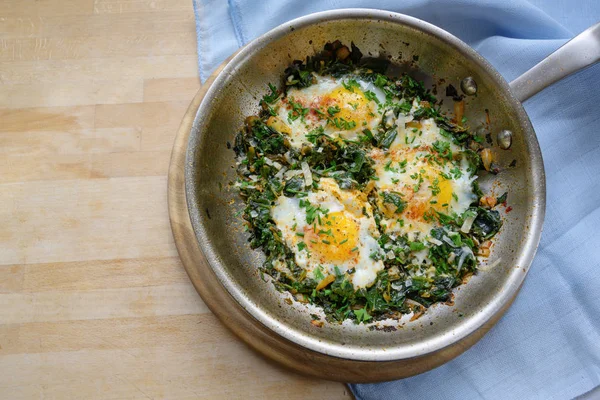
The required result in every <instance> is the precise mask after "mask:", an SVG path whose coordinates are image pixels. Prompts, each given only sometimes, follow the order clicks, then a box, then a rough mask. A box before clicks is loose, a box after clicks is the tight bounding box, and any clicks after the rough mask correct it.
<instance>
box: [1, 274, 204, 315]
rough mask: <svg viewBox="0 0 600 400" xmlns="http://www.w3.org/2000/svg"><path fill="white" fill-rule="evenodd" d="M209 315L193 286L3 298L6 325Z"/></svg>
mask: <svg viewBox="0 0 600 400" xmlns="http://www.w3.org/2000/svg"><path fill="white" fill-rule="evenodd" d="M204 312H208V307H206V305H205V304H204V303H203V302H202V300H201V299H200V297H198V296H196V292H195V289H194V288H193V286H192V285H191V283H189V282H186V283H182V284H176V285H168V286H149V287H139V288H138V287H127V288H120V289H103V290H86V291H68V292H63V291H52V292H40V293H11V294H3V295H2V301H1V302H0V318H1V319H2V322H3V323H4V324H22V323H28V322H40V321H44V322H55V321H71V320H83V319H111V318H127V317H129V318H132V317H137V318H139V317H147V316H159V315H185V314H198V313H204Z"/></svg>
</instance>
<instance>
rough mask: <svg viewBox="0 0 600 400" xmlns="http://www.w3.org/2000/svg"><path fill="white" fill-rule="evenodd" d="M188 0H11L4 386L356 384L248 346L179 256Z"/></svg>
mask: <svg viewBox="0 0 600 400" xmlns="http://www.w3.org/2000/svg"><path fill="white" fill-rule="evenodd" d="M197 76H198V75H197V57H196V39H195V34H194V16H193V11H192V4H191V0H2V1H0V224H1V225H0V324H1V325H0V398H1V399H33V398H35V399H38V398H43V399H61V398H76V399H96V398H98V399H133V398H136V399H137V398H139V399H163V398H176V399H184V398H185V399H197V398H257V399H258V398H289V399H293V398H308V397H310V398H315V399H335V398H347V397H349V394H348V390H347V388H346V387H345V386H343V385H342V384H339V383H332V382H326V381H318V380H314V379H309V378H306V377H303V376H299V375H296V374H294V373H291V372H288V371H286V370H283V369H281V368H280V367H278V366H276V365H273V364H271V363H269V362H267V361H265V360H264V359H262V358H261V357H259V356H258V355H256V354H255V353H253V352H252V351H251V350H249V348H247V347H246V346H245V345H244V344H242V343H241V342H240V341H239V340H237V339H236V337H234V336H233V335H232V334H231V333H229V331H227V330H226V329H225V328H224V327H223V326H222V325H221V324H220V323H219V321H218V320H217V319H216V318H215V317H214V316H213V315H212V314H211V313H210V311H209V310H208V309H207V307H206V306H205V304H204V303H203V302H202V301H201V299H200V297H199V296H198V295H197V293H196V292H195V291H194V289H193V287H192V285H191V283H190V282H189V280H188V277H187V275H186V273H185V271H184V269H183V267H182V266H181V263H180V261H179V258H178V255H177V251H176V249H175V245H174V243H173V238H172V235H171V229H170V227H169V218H168V214H167V204H166V195H167V192H166V184H167V182H166V174H167V167H168V164H169V156H170V152H171V145H172V142H173V138H174V135H175V132H176V129H177V127H178V125H179V122H180V120H181V117H182V116H183V114H184V112H185V110H186V107H187V105H188V103H189V102H190V100H191V99H192V97H193V95H194V93H195V92H196V91H197V90H198V88H199V85H200V82H199V80H198V77H197Z"/></svg>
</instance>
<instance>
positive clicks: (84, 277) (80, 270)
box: [0, 257, 189, 293]
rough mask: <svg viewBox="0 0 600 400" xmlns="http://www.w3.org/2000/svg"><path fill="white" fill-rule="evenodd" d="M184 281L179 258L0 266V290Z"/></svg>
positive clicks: (78, 288)
mask: <svg viewBox="0 0 600 400" xmlns="http://www.w3.org/2000/svg"><path fill="white" fill-rule="evenodd" d="M187 282H189V279H188V277H187V274H186V273H185V270H184V269H183V267H182V266H181V262H180V261H179V258H178V257H157V258H136V259H121V260H119V259H113V260H86V261H77V262H61V263H41V264H29V265H7V266H0V293H36V292H47V291H65V292H66V291H82V290H100V289H111V288H112V289H123V288H128V287H140V286H143V287H151V286H162V285H171V284H184V283H187Z"/></svg>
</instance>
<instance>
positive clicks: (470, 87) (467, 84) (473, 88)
mask: <svg viewBox="0 0 600 400" xmlns="http://www.w3.org/2000/svg"><path fill="white" fill-rule="evenodd" d="M460 88H461V89H462V91H463V93H464V94H466V95H467V96H473V95H474V94H475V93H477V82H475V79H473V77H471V76H467V77H466V78H465V79H463V80H462V81H461V82H460Z"/></svg>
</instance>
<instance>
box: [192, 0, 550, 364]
mask: <svg viewBox="0 0 600 400" xmlns="http://www.w3.org/2000/svg"><path fill="white" fill-rule="evenodd" d="M345 19H364V20H380V21H386V22H391V23H397V24H401V25H405V26H409V27H412V28H415V29H417V30H419V31H421V32H423V33H426V34H430V35H432V36H435V37H437V38H438V39H440V40H442V41H443V42H445V43H447V44H449V45H450V46H451V47H452V48H453V49H454V50H455V51H457V52H458V53H459V54H461V55H462V56H464V57H466V58H467V59H468V60H469V61H470V62H473V63H475V64H478V65H479V67H481V68H482V70H484V71H486V72H487V73H488V75H489V77H490V79H492V81H493V83H494V84H495V85H496V87H498V88H499V89H500V90H501V92H502V93H503V94H504V95H505V96H506V98H507V99H508V100H509V105H510V106H511V107H512V108H513V110H514V111H515V112H516V115H517V116H518V120H519V123H520V125H521V127H522V129H523V132H524V139H525V142H526V144H527V146H528V147H529V149H530V158H531V170H530V171H531V172H530V173H529V176H528V178H530V179H531V183H532V184H533V185H534V188H533V197H532V204H531V207H532V208H533V210H532V212H531V214H530V215H531V217H530V219H529V221H528V222H529V225H530V234H529V235H528V236H527V237H526V240H525V241H524V244H523V251H522V252H521V254H520V255H519V257H518V259H517V260H518V264H519V267H520V268H522V269H523V272H521V273H518V274H517V273H515V272H512V273H511V274H510V277H509V279H507V281H506V282H505V284H504V285H503V286H502V287H501V289H502V290H501V291H500V292H499V294H498V295H497V296H495V297H494V298H493V299H492V301H491V302H490V303H488V304H487V305H486V306H485V307H484V308H482V311H481V312H479V313H478V314H476V315H473V316H470V317H469V318H468V319H465V321H464V323H462V324H461V325H459V327H458V328H457V329H454V330H449V331H448V332H445V333H444V334H441V335H439V336H437V337H433V338H431V339H428V340H426V341H422V342H419V343H417V344H411V345H400V346H397V347H388V348H386V349H385V350H381V349H370V348H365V347H361V348H358V347H353V346H347V345H342V344H340V343H330V342H327V343H323V342H322V341H320V340H318V339H316V338H314V337H308V336H306V335H303V334H302V332H301V331H298V330H296V329H295V328H291V327H290V326H288V325H287V324H285V323H284V322H282V321H278V320H276V319H275V318H273V317H272V316H270V315H269V314H268V313H266V312H264V311H263V310H261V308H260V307H259V306H258V305H256V304H254V303H253V302H251V301H250V300H249V299H248V298H247V297H246V296H245V295H244V294H243V291H242V289H241V288H240V287H238V286H237V285H235V284H234V283H233V282H232V281H231V280H230V279H229V277H228V275H227V272H226V271H225V267H223V266H222V265H221V263H220V261H219V259H218V257H217V255H216V251H215V250H214V249H213V248H212V246H211V245H210V244H209V241H207V240H205V238H206V237H207V235H206V230H205V229H204V226H203V223H202V219H201V218H200V217H199V213H198V210H199V208H198V204H199V201H198V196H197V192H196V186H195V182H194V173H193V172H194V171H193V167H192V166H193V160H194V159H195V157H194V156H195V151H196V149H197V146H195V144H197V143H198V141H199V139H200V138H201V136H202V135H203V133H204V132H203V130H202V129H201V126H202V124H201V121H203V120H204V119H205V117H207V116H208V115H209V111H210V103H211V100H212V99H214V98H215V97H216V96H217V95H218V93H219V92H220V91H221V90H223V89H224V87H225V86H226V84H227V83H228V82H229V79H230V78H231V77H232V76H234V75H235V71H236V69H237V68H239V66H240V65H243V64H244V63H245V61H247V60H248V58H250V57H251V56H252V54H253V53H254V52H255V51H257V50H259V49H261V48H263V47H265V46H267V45H268V44H269V43H270V42H272V41H274V40H277V39H280V38H282V37H284V36H285V35H287V34H288V33H289V32H290V31H292V30H294V29H300V28H304V27H307V26H310V25H313V24H318V23H320V22H327V21H334V20H345ZM536 172H537V173H536ZM185 194H186V201H187V206H188V210H189V214H190V219H191V222H192V226H193V229H194V233H195V236H196V240H197V241H198V243H199V245H200V248H201V250H202V252H203V253H204V255H205V257H206V259H207V260H208V264H209V265H210V268H211V269H212V270H213V271H214V272H215V274H216V275H217V277H218V279H219V281H220V282H221V284H222V286H223V287H224V288H225V289H226V291H227V292H228V293H229V294H230V295H231V296H232V297H233V298H234V299H235V300H236V301H237V302H238V304H239V305H240V306H241V307H242V308H243V309H245V310H246V312H247V313H248V314H249V315H251V316H252V317H253V318H254V319H256V320H257V321H258V322H260V323H261V324H262V325H263V326H265V327H266V328H268V329H269V330H271V331H273V332H275V333H276V334H277V335H279V336H280V337H282V338H284V339H286V340H289V341H291V342H293V343H295V344H297V345H300V346H302V347H304V348H306V349H309V350H313V351H316V352H319V353H322V354H326V355H328V356H333V357H337V358H342V359H348V360H356V361H395V360H406V359H411V358H415V357H420V356H424V355H427V354H430V353H433V352H436V351H439V350H441V349H443V348H445V347H448V346H451V345H453V344H455V343H456V342H459V341H461V340H462V339H464V338H466V337H467V336H469V335H471V334H472V333H473V332H475V331H476V330H477V329H479V328H480V327H482V326H483V325H485V324H486V322H488V321H489V320H490V319H491V318H493V317H494V316H496V315H497V314H498V313H499V312H501V310H502V308H503V306H504V305H505V304H507V303H508V302H510V301H511V299H512V298H513V297H514V296H515V295H516V294H517V292H518V290H519V288H520V286H521V285H522V283H523V281H524V279H525V276H526V275H527V272H528V270H529V267H530V265H531V263H532V261H533V258H534V256H535V253H536V250H537V247H538V245H539V241H540V237H541V230H542V225H543V220H544V214H545V200H546V199H545V197H546V190H545V174H544V166H543V160H542V155H541V151H540V148H539V143H538V141H537V137H536V135H535V131H534V129H533V127H532V125H531V122H530V120H529V117H528V116H527V114H526V112H525V110H524V108H523V106H522V104H521V103H520V101H519V100H517V99H516V98H515V97H514V95H513V94H512V92H511V90H510V87H509V85H508V83H507V81H506V80H505V79H504V78H503V77H502V76H501V75H500V74H499V73H498V72H497V71H496V69H495V68H494V67H493V66H492V65H491V64H490V63H489V62H488V61H487V60H486V59H485V58H483V57H482V56H481V55H479V54H478V53H477V52H476V51H475V50H474V49H473V48H471V47H470V46H468V45H467V44H466V43H464V42H462V41H461V40H460V39H458V38H457V37H455V36H454V35H452V34H450V33H449V32H447V31H445V30H443V29H441V28H439V27H437V26H435V25H432V24H430V23H428V22H425V21H422V20H419V19H417V18H414V17H410V16H407V15H404V14H399V13H394V12H389V11H383V10H375V9H361V8H353V9H339V10H333V11H324V12H319V13H314V14H310V15H307V16H304V17H300V18H297V19H294V20H292V21H289V22H286V23H284V24H282V25H280V26H278V27H276V28H274V29H273V30H271V31H269V32H267V33H265V34H264V35H262V36H260V37H259V38H257V39H255V40H253V41H252V42H250V43H249V44H247V45H246V46H245V47H244V48H242V49H241V50H240V52H239V53H238V54H237V55H236V56H234V57H233V59H232V60H231V61H230V62H229V63H228V65H227V66H226V67H225V68H224V69H223V71H222V72H221V73H220V74H219V75H218V76H217V78H216V79H215V81H214V82H213V84H212V85H211V87H210V88H209V90H208V91H207V93H206V96H205V97H204V99H203V100H202V103H201V104H200V106H199V108H198V111H197V113H196V117H195V119H194V123H193V127H192V132H191V134H190V139H189V143H188V150H187V155H186V165H185Z"/></svg>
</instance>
